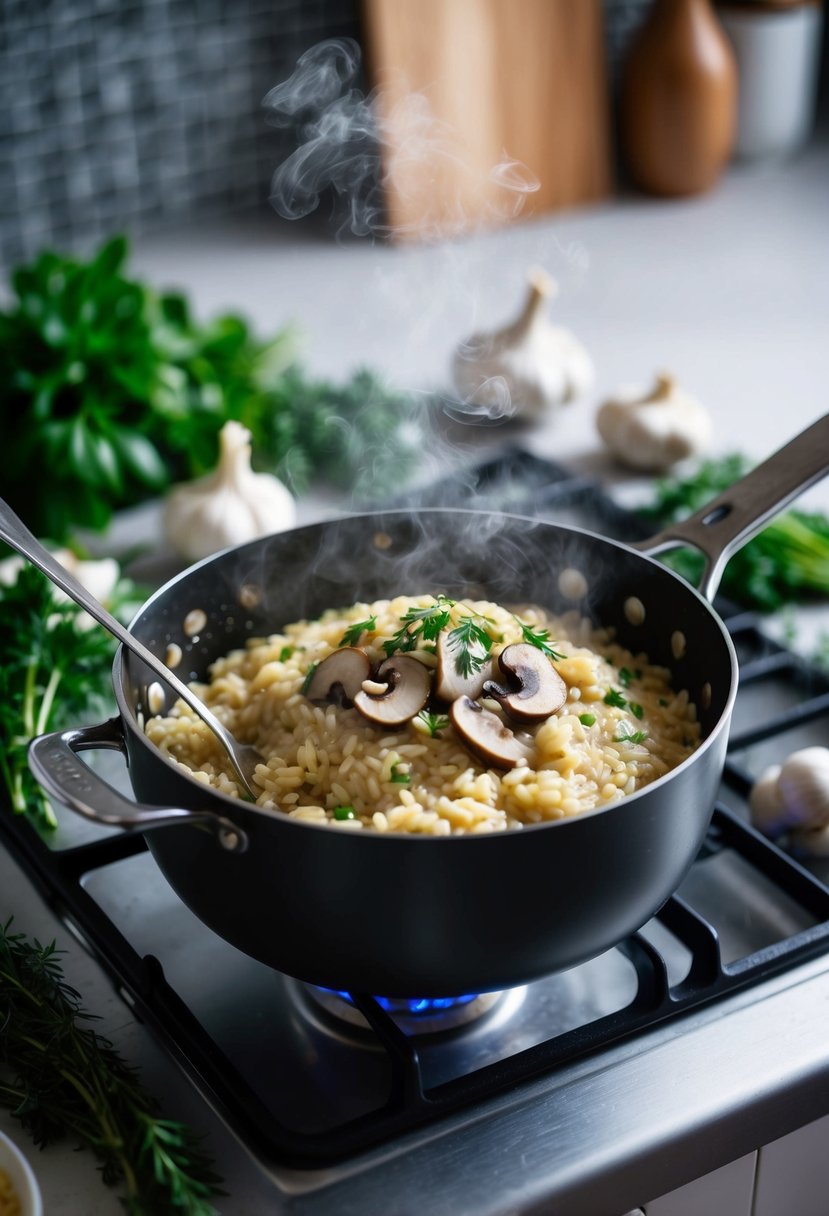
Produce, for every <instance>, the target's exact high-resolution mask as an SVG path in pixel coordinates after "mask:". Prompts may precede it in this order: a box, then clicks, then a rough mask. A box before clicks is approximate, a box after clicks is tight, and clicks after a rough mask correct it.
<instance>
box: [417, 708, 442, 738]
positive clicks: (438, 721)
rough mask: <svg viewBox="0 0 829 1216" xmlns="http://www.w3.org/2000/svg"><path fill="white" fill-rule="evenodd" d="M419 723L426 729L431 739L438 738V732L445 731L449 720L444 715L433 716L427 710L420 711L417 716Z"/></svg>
mask: <svg viewBox="0 0 829 1216" xmlns="http://www.w3.org/2000/svg"><path fill="white" fill-rule="evenodd" d="M417 716H418V718H419V719H420V721H421V722H422V723H423V724H424V725H425V726H426V727H427V729H428V731H429V734H430V735H431V737H432V738H433V739H439V738H440V732H441V731H442V730H446V728H447V726H448V725H449V718H448V717H447V715H446V714H433V713H430V712H429V710H428V709H421V711H420V713H419V714H418V715H417Z"/></svg>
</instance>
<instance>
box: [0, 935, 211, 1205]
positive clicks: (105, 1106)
mask: <svg viewBox="0 0 829 1216" xmlns="http://www.w3.org/2000/svg"><path fill="white" fill-rule="evenodd" d="M10 929H11V921H7V922H6V924H5V925H3V926H2V927H0V1008H2V1010H3V1018H2V1020H0V1063H2V1064H3V1065H4V1068H3V1071H2V1074H0V1105H2V1106H5V1107H6V1108H8V1109H9V1110H10V1111H11V1112H12V1113H13V1114H14V1115H15V1116H16V1117H17V1118H18V1119H19V1120H20V1122H21V1124H22V1125H23V1127H24V1128H26V1129H27V1130H28V1131H29V1132H30V1133H31V1134H32V1136H33V1137H34V1140H35V1143H36V1144H38V1145H41V1146H44V1145H47V1144H51V1143H52V1142H53V1141H55V1140H57V1139H59V1138H60V1137H62V1136H65V1135H66V1133H67V1130H68V1129H70V1128H71V1131H72V1135H74V1136H75V1137H77V1139H78V1140H79V1141H80V1143H81V1145H82V1146H83V1147H84V1148H88V1149H91V1150H92V1152H93V1153H94V1154H95V1156H96V1157H97V1158H98V1161H99V1162H100V1163H101V1175H102V1177H103V1180H104V1182H105V1183H106V1184H107V1185H108V1186H120V1187H123V1188H124V1192H125V1193H124V1195H123V1198H122V1203H123V1206H124V1208H125V1210H126V1211H127V1212H128V1213H129V1214H130V1216H151V1214H152V1213H156V1212H170V1213H173V1212H175V1213H180V1214H181V1216H215V1212H216V1209H215V1208H214V1207H213V1206H212V1204H211V1203H210V1199H211V1198H212V1197H214V1196H218V1195H221V1194H223V1192H222V1191H221V1190H220V1189H219V1184H220V1179H219V1178H218V1177H217V1175H216V1174H215V1173H214V1172H213V1169H212V1165H211V1162H210V1160H209V1159H208V1157H207V1156H206V1155H205V1154H204V1153H203V1152H202V1150H201V1148H200V1147H199V1145H198V1142H197V1140H196V1139H195V1137H194V1135H193V1133H192V1131H191V1130H190V1129H189V1128H187V1127H186V1126H185V1125H184V1124H182V1123H178V1122H175V1121H173V1120H171V1119H162V1118H160V1117H159V1116H158V1113H157V1110H156V1105H155V1102H154V1101H153V1099H152V1098H151V1097H150V1096H149V1095H148V1094H147V1093H146V1092H145V1090H144V1089H143V1087H142V1086H141V1083H140V1081H139V1079H138V1075H137V1073H136V1071H135V1070H134V1069H133V1068H131V1067H130V1066H129V1065H128V1064H127V1063H126V1062H125V1061H124V1060H123V1059H122V1057H121V1056H120V1055H119V1054H118V1053H117V1051H116V1050H115V1048H114V1047H113V1046H112V1044H111V1043H110V1042H109V1040H107V1039H105V1038H104V1037H103V1036H102V1035H100V1034H98V1033H97V1031H95V1030H94V1029H93V1028H92V1027H91V1026H89V1025H87V1024H86V1023H89V1022H91V1021H92V1020H94V1019H93V1017H92V1015H91V1014H89V1013H87V1012H85V1010H84V1009H83V1008H82V1007H81V998H80V994H79V993H78V992H77V991H76V990H75V989H74V988H72V987H70V985H69V984H68V983H67V982H66V980H65V979H64V976H63V972H62V969H61V966H60V963H59V960H58V955H59V954H60V951H58V950H57V948H56V946H55V943H54V942H52V943H51V944H50V945H46V946H43V945H41V944H40V943H39V942H37V941H29V940H28V939H27V938H26V937H25V936H24V935H23V934H22V933H12V932H11V931H10Z"/></svg>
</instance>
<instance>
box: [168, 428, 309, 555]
mask: <svg viewBox="0 0 829 1216" xmlns="http://www.w3.org/2000/svg"><path fill="white" fill-rule="evenodd" d="M295 521H296V508H295V504H294V500H293V498H292V496H291V494H290V493H289V491H288V490H287V489H286V488H285V486H283V484H282V482H281V481H279V480H278V479H277V478H276V477H273V476H272V475H271V474H270V473H254V471H253V469H252V468H251V467H250V432H249V431H248V430H247V429H246V428H245V427H243V426H242V425H241V424H240V423H238V422H226V423H225V425H224V426H223V427H222V429H221V432H220V433H219V463H218V465H217V466H216V468H215V470H214V471H213V472H212V473H208V474H207V476H206V477H200V478H198V480H196V481H192V482H188V483H187V484H185V485H180V486H175V487H174V488H173V489H172V490H171V491H170V494H169V495H168V498H167V502H166V505H165V510H164V531H165V534H166V536H167V539H168V541H169V542H170V544H171V545H172V547H173V548H174V549H175V550H176V552H177V553H179V554H181V556H182V557H186V558H189V559H190V560H191V561H196V560H198V559H199V558H202V557H209V556H210V554H211V553H216V552H217V551H218V550H219V549H226V548H228V547H229V546H231V545H240V544H243V543H244V542H245V541H248V540H256V538H257V537H259V536H266V535H268V534H269V533H271V532H283V531H284V530H285V529H286V528H290V527H292V526H293V524H294V523H295Z"/></svg>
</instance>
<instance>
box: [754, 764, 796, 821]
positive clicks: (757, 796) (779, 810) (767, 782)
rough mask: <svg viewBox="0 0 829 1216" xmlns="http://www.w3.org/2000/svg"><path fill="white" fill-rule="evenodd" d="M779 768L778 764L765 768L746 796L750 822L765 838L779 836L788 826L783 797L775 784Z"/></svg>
mask: <svg viewBox="0 0 829 1216" xmlns="http://www.w3.org/2000/svg"><path fill="white" fill-rule="evenodd" d="M780 768H781V766H780V765H779V764H773V765H772V766H771V767H770V768H767V769H766V770H765V772H764V773H763V774H762V776H761V777H760V778H759V779H758V780H757V781H756V782H755V783H754V785H753V786H752V789H751V793H750V794H749V796H748V805H749V809H750V811H751V822H752V823H753V824H754V826H755V827H756V828H757V829H758V831H760V832H763V833H764V835H766V836H779V835H780V833H781V832H785V830H786V828H787V826H788V824H787V822H786V811H785V807H784V805H783V795H782V794H781V793H780V789H779V787H778V784H777V781H778V778H779V776H780Z"/></svg>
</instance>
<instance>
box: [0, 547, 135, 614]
mask: <svg viewBox="0 0 829 1216" xmlns="http://www.w3.org/2000/svg"><path fill="white" fill-rule="evenodd" d="M49 552H50V553H51V554H52V557H54V558H55V560H56V561H59V562H60V564H61V565H62V566H63V568H64V570H68V571H69V573H70V574H73V575H74V576H75V578H76V579H77V580H78V582H79V583H80V584H81V586H82V587H85V588H86V590H87V591H88V592H89V593H90V594H91V595H94V596H95V599H96V600H100V602H101V603H102V604H106V603H107V601H108V600H109V598H110V596H111V595H112V593H113V591H114V590H115V587H116V584H117V583H118V579H119V578H120V577H121V569H120V567H119V565H118V563H117V562H116V561H115V559H114V558H112V557H103V558H101V559H100V560H96V561H86V560H85V559H84V558H81V557H78V555H77V554H76V553H73V552H72V550H71V549H50V550H49ZM25 565H26V560H25V558H22V557H19V556H18V555H17V554H16V553H15V554H13V555H12V556H11V557H7V558H4V560H3V561H2V562H0V586H3V587H12V586H14V584H15V583H16V582H17V576H18V575H19V574H20V571H21V570H22V568H23V567H24V566H25ZM52 594H53V595H54V597H55V599H56V600H59V601H66V602H67V603H68V602H69V600H70V597H69V596H68V595H67V594H66V592H65V591H61V589H60V588H59V587H53V588H52ZM59 619H60V617H59V615H55V616H54V617H49V618H48V620H47V624H49V625H51V624H54V623H57V621H58V620H59ZM75 623H76V625H77V627H78V628H79V629H91V628H92V626H93V625H94V624H95V623H96V622H95V621H94V620H93V618H92V617H91V616H90V615H89V613H88V612H79V613H78V615H77V617H76V618H75Z"/></svg>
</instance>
